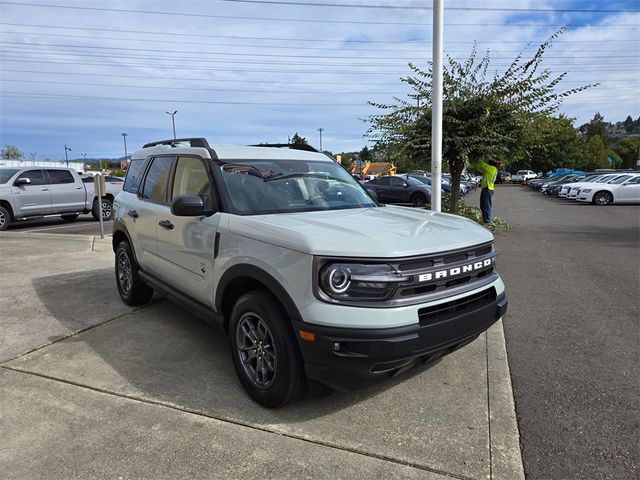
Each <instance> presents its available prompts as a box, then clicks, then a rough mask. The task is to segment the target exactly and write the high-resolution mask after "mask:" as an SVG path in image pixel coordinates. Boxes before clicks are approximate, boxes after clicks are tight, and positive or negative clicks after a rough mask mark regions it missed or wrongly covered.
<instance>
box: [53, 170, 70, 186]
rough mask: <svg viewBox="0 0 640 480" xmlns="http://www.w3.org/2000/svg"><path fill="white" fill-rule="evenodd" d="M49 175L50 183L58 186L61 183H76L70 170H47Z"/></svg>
mask: <svg viewBox="0 0 640 480" xmlns="http://www.w3.org/2000/svg"><path fill="white" fill-rule="evenodd" d="M47 174H48V175H49V183H50V184H51V185H57V184H59V183H75V180H74V179H73V175H71V172H70V171H68V170H47Z"/></svg>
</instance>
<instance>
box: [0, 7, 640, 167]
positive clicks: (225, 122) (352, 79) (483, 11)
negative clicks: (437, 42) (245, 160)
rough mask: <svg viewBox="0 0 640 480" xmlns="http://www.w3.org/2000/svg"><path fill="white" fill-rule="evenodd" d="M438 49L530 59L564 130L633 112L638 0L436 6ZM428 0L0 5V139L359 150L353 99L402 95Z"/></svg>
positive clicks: (45, 150)
mask: <svg viewBox="0 0 640 480" xmlns="http://www.w3.org/2000/svg"><path fill="white" fill-rule="evenodd" d="M444 5H445V15H444V22H445V26H444V49H445V54H448V55H450V56H452V57H454V58H456V59H459V60H464V59H466V58H467V57H468V55H469V52H470V51H471V49H472V48H473V45H474V42H476V43H477V47H478V50H480V51H482V52H484V51H485V50H487V49H488V50H489V51H490V52H491V64H490V71H502V70H504V69H505V68H506V66H507V65H508V64H509V63H510V61H511V60H512V59H513V58H514V57H515V56H516V55H517V54H518V52H523V55H524V56H525V57H526V56H527V55H532V54H533V52H534V51H535V49H536V47H537V46H538V45H539V44H540V43H542V42H543V41H544V40H546V39H547V38H548V37H549V36H550V35H552V34H553V33H554V32H555V31H557V30H558V29H559V28H560V27H561V26H563V25H566V26H567V28H566V31H565V32H564V34H563V35H562V36H561V37H560V38H559V39H558V40H557V41H556V42H554V44H553V47H552V48H551V49H550V50H549V51H548V52H547V53H546V54H545V59H544V61H543V66H544V67H546V68H548V69H549V70H550V71H551V72H552V73H553V74H560V73H563V72H568V74H567V76H566V78H565V80H563V81H562V82H561V83H560V84H559V85H558V87H557V89H556V90H557V91H558V92H562V91H565V90H567V89H570V88H574V87H577V86H580V85H586V84H593V83H598V82H599V83H600V85H599V86H598V87H597V88H591V89H588V90H586V91H583V92H580V93H578V94H575V95H573V96H571V97H569V99H568V100H566V101H565V103H564V105H563V106H562V108H561V110H560V112H559V113H563V114H565V115H568V116H570V117H575V118H576V126H578V125H580V124H582V123H585V122H588V121H589V120H590V119H591V118H592V117H593V115H594V114H595V113H596V112H600V113H601V114H602V115H604V117H605V120H607V121H612V122H615V121H620V120H624V119H625V118H626V117H627V115H631V116H632V117H633V118H634V119H635V118H637V117H638V116H639V115H640V95H639V90H640V88H639V87H640V13H639V10H640V0H580V1H577V0H537V1H534V0H483V1H478V0H444ZM431 7H432V0H422V1H417V0H416V1H410V0H373V1H359V0H344V1H341V0H279V1H278V0H272V1H267V0H191V1H182V2H176V1H164V0H153V1H152V0H126V1H121V0H75V1H73V0H32V1H20V0H18V1H3V0H0V145H2V146H4V145H14V146H17V147H18V148H19V149H20V150H22V151H23V152H24V154H25V157H26V158H35V159H38V160H42V159H47V158H50V159H53V160H60V159H63V158H64V154H65V145H66V146H67V147H68V148H71V150H70V151H68V154H69V159H74V158H80V159H81V158H85V157H86V158H101V157H106V158H117V157H122V156H124V138H125V137H123V136H122V133H126V134H127V136H126V142H127V148H128V153H129V154H131V152H132V151H135V150H137V149H139V148H141V147H142V145H143V144H145V143H147V142H150V141H155V140H162V139H168V138H173V131H172V122H171V120H172V117H171V115H169V114H168V113H167V112H169V113H172V112H174V111H177V113H176V114H175V116H174V119H175V127H176V136H177V137H178V138H180V137H205V138H207V140H208V141H209V143H210V144H211V145H213V146H214V147H215V144H240V145H247V144H257V143H261V142H270V143H279V142H287V140H288V138H289V137H291V136H293V135H294V134H295V133H298V134H299V135H301V136H303V137H305V138H306V139H307V140H308V141H309V143H310V144H312V145H313V146H315V147H316V148H319V147H320V131H319V130H318V129H320V128H322V129H323V130H322V147H323V149H325V150H330V151H332V152H334V153H338V152H342V151H354V150H360V149H361V148H362V147H363V146H365V145H367V144H368V143H369V142H368V139H367V138H366V137H364V136H363V135H364V133H365V131H366V130H367V126H368V125H367V123H366V122H364V121H363V119H366V118H367V117H368V116H370V115H372V114H374V113H378V110H377V109H376V108H374V107H372V106H371V105H369V103H368V102H377V103H391V102H393V98H394V97H404V96H405V95H406V94H407V93H408V90H407V87H406V86H405V85H404V84H403V83H401V82H400V81H399V79H400V78H401V77H403V76H405V75H408V74H409V73H410V70H409V69H408V66H407V64H408V62H413V63H414V64H416V65H417V66H420V67H423V68H424V67H426V65H427V62H428V61H430V60H431V55H432V44H431V39H432V19H433V11H432V9H431Z"/></svg>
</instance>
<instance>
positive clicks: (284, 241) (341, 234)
mask: <svg viewBox="0 0 640 480" xmlns="http://www.w3.org/2000/svg"><path fill="white" fill-rule="evenodd" d="M229 228H230V230H231V231H232V232H233V233H235V234H237V235H242V236H244V237H249V238H254V239H256V240H261V241H264V242H267V243H271V244H274V245H278V246H281V247H285V248H289V249H291V250H296V251H299V252H303V253H307V254H310V255H327V256H340V257H378V258H380V257H382V258H396V257H409V256H416V255H424V254H427V253H429V254H430V253H436V252H441V251H449V250H455V249H458V248H466V247H471V246H474V245H478V244H482V243H487V242H490V241H492V240H493V235H492V234H491V232H490V231H489V230H487V229H486V228H484V227H482V226H480V225H478V224H477V223H475V222H473V221H471V220H468V219H466V218H463V217H459V216H456V215H448V214H444V213H435V212H431V211H428V210H419V209H415V208H408V207H395V206H386V207H376V208H366V209H363V208H359V209H348V210H329V211H319V212H301V213H286V214H282V213H281V214H274V215H254V216H236V215H232V216H230V218H229Z"/></svg>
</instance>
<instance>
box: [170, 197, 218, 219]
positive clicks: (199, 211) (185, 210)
mask: <svg viewBox="0 0 640 480" xmlns="http://www.w3.org/2000/svg"><path fill="white" fill-rule="evenodd" d="M171 213H172V214H173V215H175V216H177V217H206V216H208V215H212V214H214V213H215V210H211V209H209V208H206V207H205V205H204V201H203V200H202V197H201V196H200V195H187V194H185V195H178V196H177V197H176V198H174V199H173V200H172V201H171Z"/></svg>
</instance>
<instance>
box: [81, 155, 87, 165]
mask: <svg viewBox="0 0 640 480" xmlns="http://www.w3.org/2000/svg"><path fill="white" fill-rule="evenodd" d="M80 155H82V159H83V161H84V162H85V163H87V154H86V153H81V154H80Z"/></svg>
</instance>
